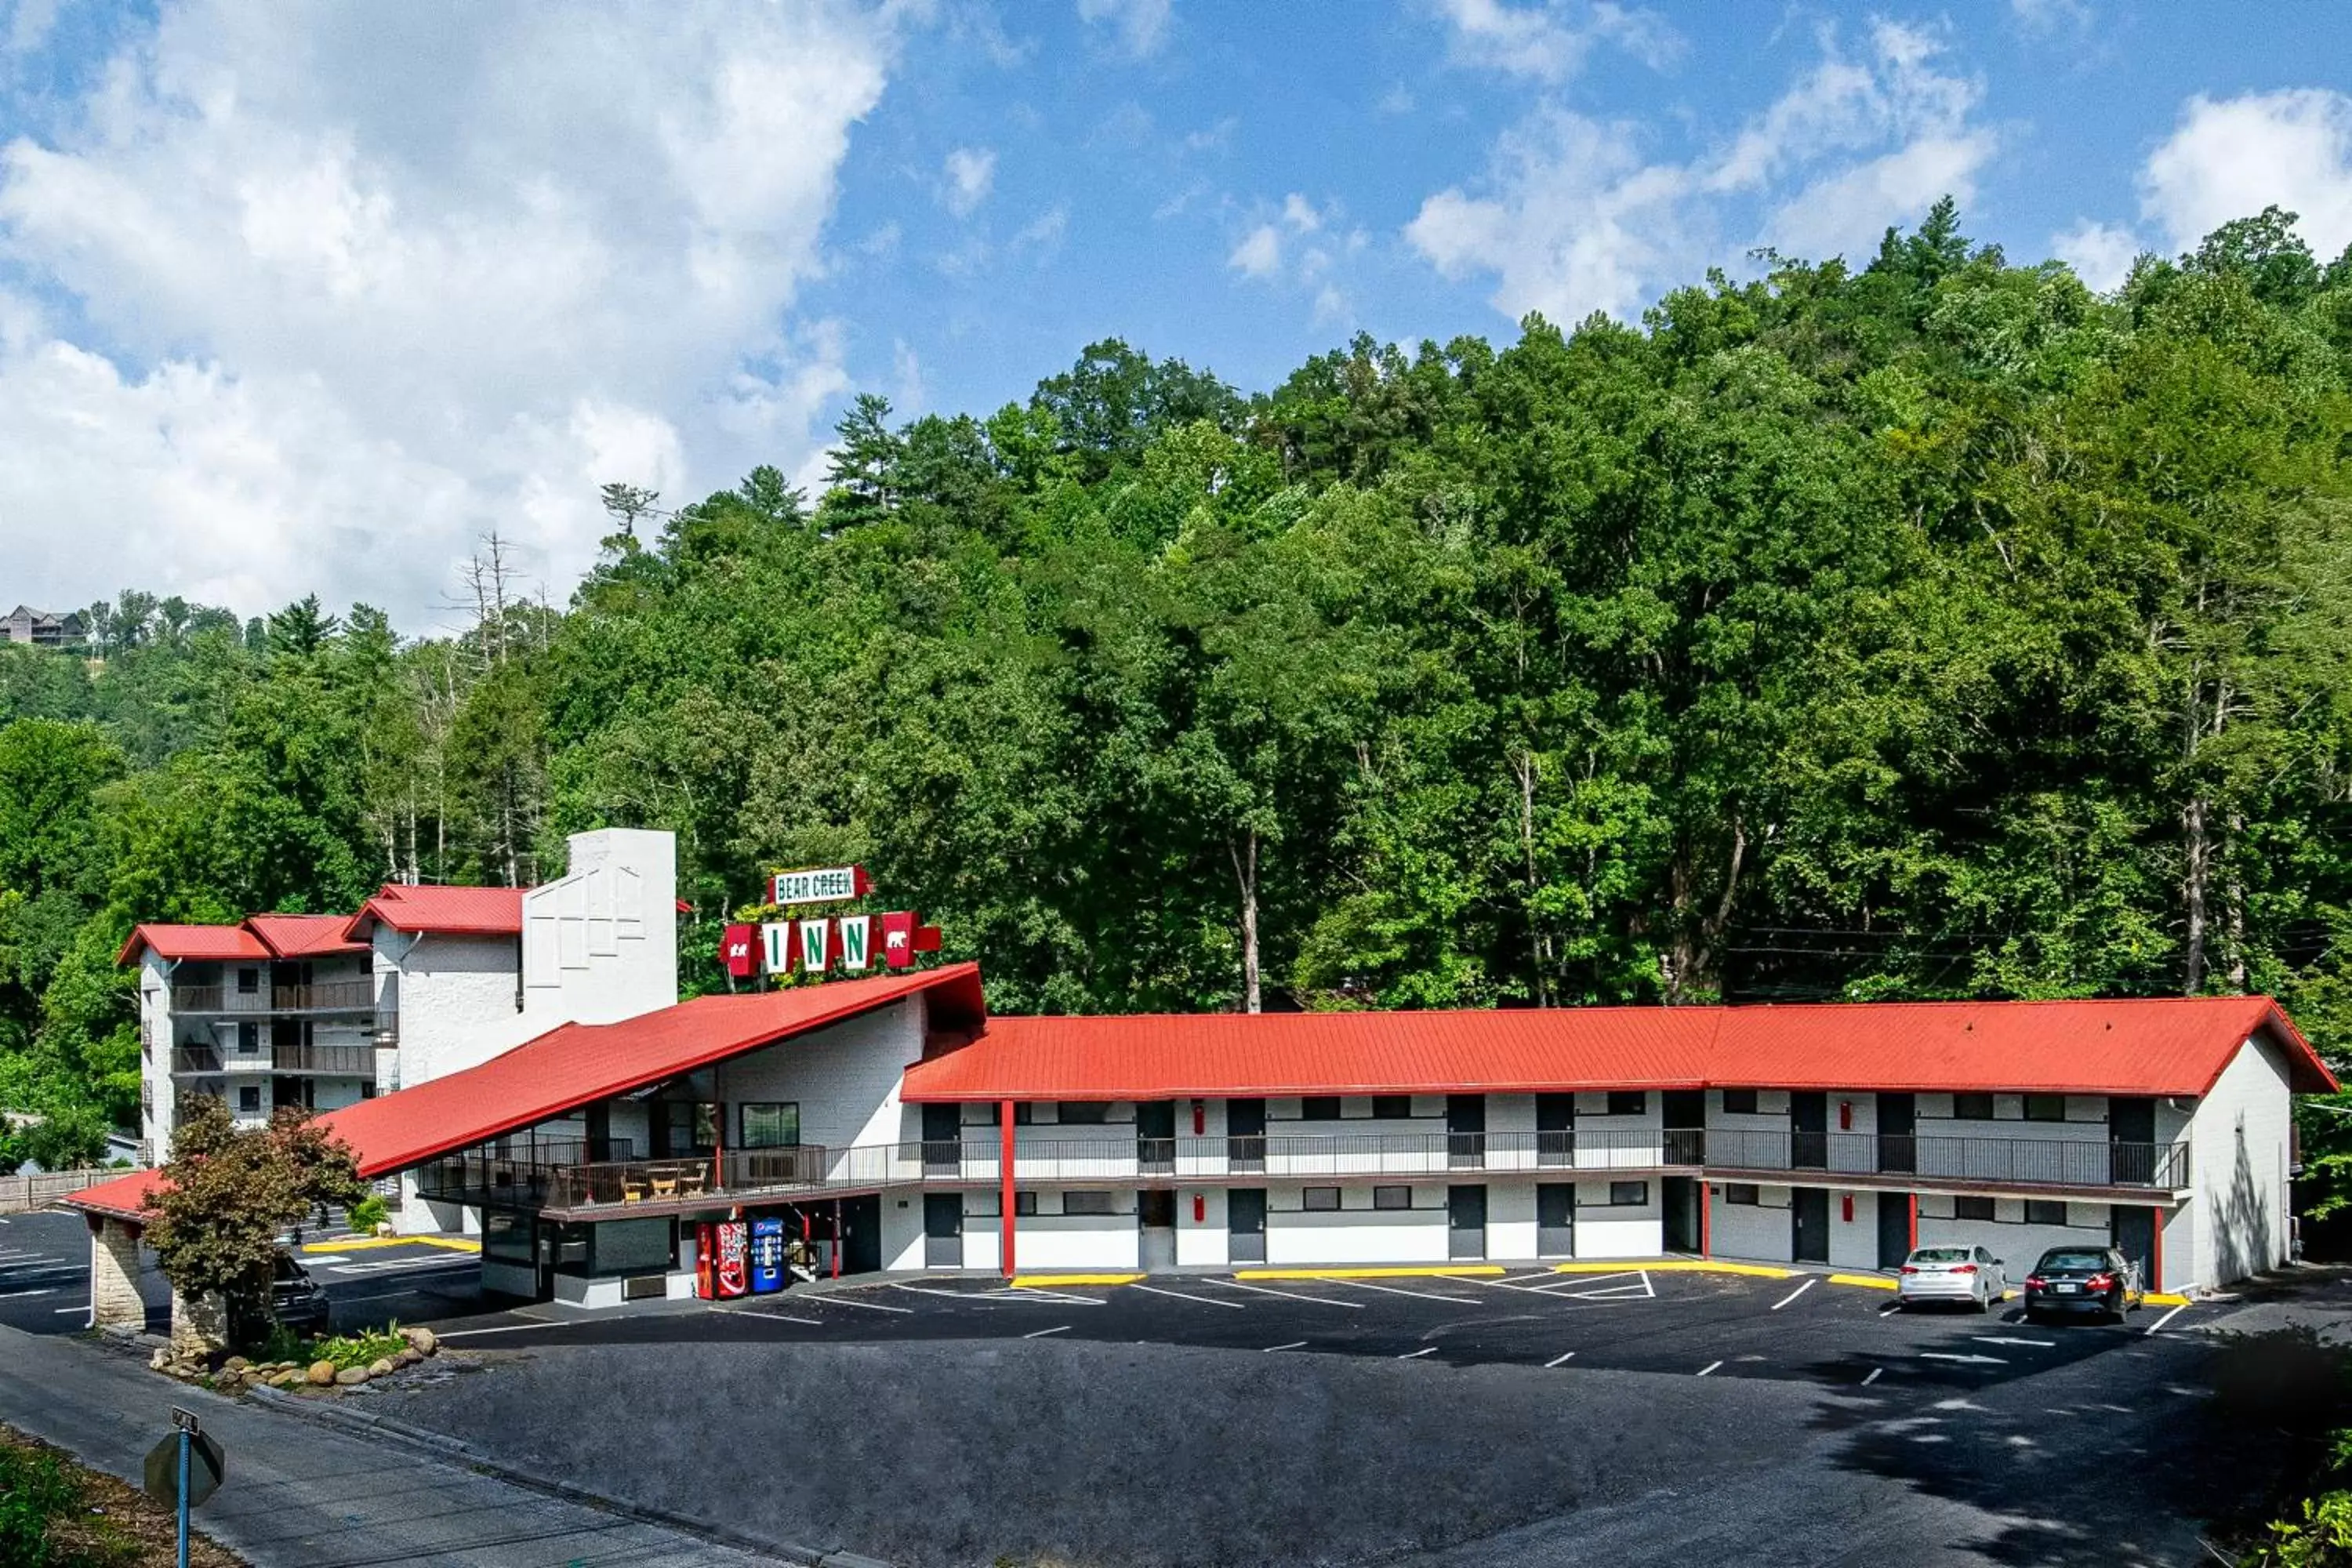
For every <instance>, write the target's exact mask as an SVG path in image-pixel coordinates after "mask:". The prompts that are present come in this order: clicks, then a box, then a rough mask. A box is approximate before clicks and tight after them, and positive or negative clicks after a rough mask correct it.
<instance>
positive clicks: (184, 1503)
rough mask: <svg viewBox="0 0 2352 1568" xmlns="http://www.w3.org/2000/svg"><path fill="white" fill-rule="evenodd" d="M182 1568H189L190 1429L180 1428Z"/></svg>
mask: <svg viewBox="0 0 2352 1568" xmlns="http://www.w3.org/2000/svg"><path fill="white" fill-rule="evenodd" d="M180 1568H188V1429H187V1428H186V1427H185V1426H183V1427H181V1428H180Z"/></svg>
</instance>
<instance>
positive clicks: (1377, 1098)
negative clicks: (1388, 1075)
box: [1372, 1094, 1412, 1207]
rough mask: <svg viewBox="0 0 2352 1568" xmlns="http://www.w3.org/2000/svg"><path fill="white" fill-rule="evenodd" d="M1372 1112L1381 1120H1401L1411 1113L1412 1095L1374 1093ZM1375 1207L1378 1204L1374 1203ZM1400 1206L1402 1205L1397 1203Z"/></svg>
mask: <svg viewBox="0 0 2352 1568" xmlns="http://www.w3.org/2000/svg"><path fill="white" fill-rule="evenodd" d="M1372 1114H1373V1115H1374V1116H1376V1117H1378V1118H1379V1119H1380V1120H1381V1121H1403V1120H1404V1119H1405V1118H1406V1117H1408V1116H1411V1115H1412V1096H1411V1095H1409V1094H1376V1095H1374V1096H1372ZM1374 1206H1375V1207H1377V1206H1378V1205H1374ZM1398 1206H1399V1207H1402V1206H1403V1205H1398Z"/></svg>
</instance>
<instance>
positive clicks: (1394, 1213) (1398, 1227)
mask: <svg viewBox="0 0 2352 1568" xmlns="http://www.w3.org/2000/svg"><path fill="white" fill-rule="evenodd" d="M1311 1185H1314V1184H1313V1183H1278V1184H1271V1185H1269V1186H1268V1187H1267V1189H1266V1196H1265V1207H1266V1215H1265V1260H1266V1262H1267V1263H1268V1264H1269V1265H1272V1266H1276V1267H1281V1266H1284V1265H1290V1266H1297V1267H1312V1266H1320V1265H1330V1264H1343V1263H1366V1264H1381V1263H1444V1262H1445V1261H1447V1258H1446V1207H1445V1204H1446V1198H1445V1191H1446V1188H1445V1184H1444V1183H1440V1182H1415V1183H1409V1184H1403V1185H1407V1186H1409V1187H1410V1188H1411V1191H1412V1207H1411V1208H1409V1209H1376V1208H1374V1207H1372V1190H1371V1188H1370V1187H1368V1186H1367V1187H1358V1188H1354V1189H1352V1190H1351V1189H1348V1188H1342V1189H1341V1190H1340V1194H1339V1202H1340V1205H1341V1207H1340V1208H1339V1210H1338V1212H1336V1213H1333V1212H1329V1211H1318V1212H1314V1213H1309V1212H1307V1211H1306V1210H1305V1209H1303V1208H1302V1207H1301V1206H1300V1205H1301V1203H1302V1201H1303V1200H1302V1198H1301V1196H1300V1194H1302V1193H1303V1192H1304V1191H1305V1189H1306V1188H1307V1186H1311ZM1492 1201H1493V1200H1492V1195H1491V1194H1489V1198H1488V1202H1489V1205H1490V1206H1489V1209H1488V1218H1489V1219H1490V1220H1491V1219H1492V1217H1493V1209H1492V1207H1491V1205H1492Z"/></svg>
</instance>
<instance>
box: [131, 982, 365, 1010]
mask: <svg viewBox="0 0 2352 1568" xmlns="http://www.w3.org/2000/svg"><path fill="white" fill-rule="evenodd" d="M375 1005H376V988H375V981H374V979H373V977H370V976H362V977H360V978H358V979H352V980H319V981H313V982H312V983H311V984H308V985H257V986H256V987H254V988H253V989H252V990H250V991H243V990H239V989H238V988H237V987H236V986H235V985H229V984H212V985H174V986H173V987H172V1011H173V1012H174V1013H251V1014H268V1013H372V1012H373V1011H374V1010H375Z"/></svg>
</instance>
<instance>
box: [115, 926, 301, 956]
mask: <svg viewBox="0 0 2352 1568" xmlns="http://www.w3.org/2000/svg"><path fill="white" fill-rule="evenodd" d="M142 951H144V952H152V953H154V954H155V956H156V957H158V958H172V959H180V958H194V959H205V958H268V956H269V949H268V948H267V947H265V946H264V945H262V942H261V939H260V938H259V937H257V936H256V935H254V934H253V933H252V932H251V931H247V930H246V929H245V928H244V927H243V926H241V925H235V926H190V925H137V926H132V927H131V935H130V937H129V938H128V939H127V940H126V941H125V942H123V944H122V951H121V952H118V953H116V954H115V955H114V962H115V963H118V964H121V963H132V962H134V961H135V960H136V959H137V958H138V957H139V954H140V953H141V952H142Z"/></svg>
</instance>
